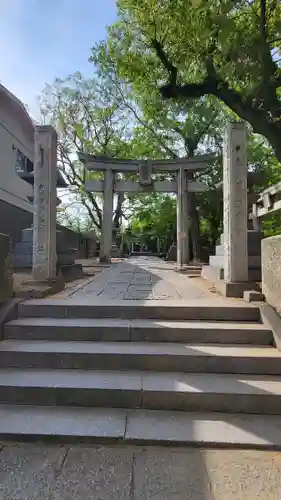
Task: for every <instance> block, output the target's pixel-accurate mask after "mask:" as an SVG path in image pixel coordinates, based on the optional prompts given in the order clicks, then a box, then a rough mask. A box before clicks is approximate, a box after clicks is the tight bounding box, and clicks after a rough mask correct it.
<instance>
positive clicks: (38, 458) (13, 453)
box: [0, 444, 67, 500]
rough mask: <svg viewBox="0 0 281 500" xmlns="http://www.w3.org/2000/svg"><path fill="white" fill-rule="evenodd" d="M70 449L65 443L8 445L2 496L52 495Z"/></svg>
mask: <svg viewBox="0 0 281 500" xmlns="http://www.w3.org/2000/svg"><path fill="white" fill-rule="evenodd" d="M66 452H67V448H65V447H61V446H46V445H41V446H39V445H38V444H37V445H33V444H21V445H17V446H12V445H7V446H4V448H3V449H2V451H1V452H0V460H1V467H0V484H1V490H0V499H1V500H45V499H46V500H47V499H49V498H50V494H51V491H52V489H53V487H54V485H55V481H56V478H57V476H58V474H59V472H60V470H61V467H62V464H63V460H64V457H65V455H66Z"/></svg>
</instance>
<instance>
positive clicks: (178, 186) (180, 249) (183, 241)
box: [78, 153, 217, 266]
mask: <svg viewBox="0 0 281 500" xmlns="http://www.w3.org/2000/svg"><path fill="white" fill-rule="evenodd" d="M78 157H79V159H80V161H81V162H83V163H84V164H85V166H86V168H87V170H89V171H103V172H104V179H103V180H100V181H95V180H89V181H86V183H85V188H86V190H87V191H91V192H99V193H101V192H102V193H103V194H104V203H103V221H102V233H101V245H100V260H101V261H106V262H108V261H110V256H111V247H112V213H113V197H114V193H120V192H121V193H125V192H127V193H141V192H161V193H163V192H166V193H177V263H178V265H179V266H182V265H183V264H188V262H189V260H190V258H189V240H188V232H189V216H188V193H189V192H202V191H205V190H206V189H207V186H206V185H205V184H204V183H202V182H196V181H188V173H192V172H197V171H198V170H205V169H206V168H207V167H208V166H209V165H211V164H212V163H213V162H214V160H215V159H216V158H217V157H216V155H213V154H210V155H198V156H193V157H191V158H177V159H174V160H170V159H164V160H125V159H124V160H121V159H115V158H108V157H104V156H94V155H89V154H85V153H79V154H78ZM117 172H125V173H129V172H135V173H137V174H138V180H137V181H132V180H115V174H116V173H117ZM161 172H174V173H175V174H176V177H177V179H176V180H170V181H169V180H166V181H159V180H155V179H153V174H155V173H161Z"/></svg>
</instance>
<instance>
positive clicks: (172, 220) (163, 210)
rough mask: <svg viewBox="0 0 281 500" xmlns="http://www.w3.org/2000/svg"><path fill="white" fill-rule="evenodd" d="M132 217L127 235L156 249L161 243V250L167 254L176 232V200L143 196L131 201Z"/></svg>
mask: <svg viewBox="0 0 281 500" xmlns="http://www.w3.org/2000/svg"><path fill="white" fill-rule="evenodd" d="M130 210H131V212H132V216H131V219H130V226H129V227H128V228H127V233H129V234H130V236H131V237H136V238H137V239H139V241H141V242H142V243H143V244H147V245H148V246H150V245H151V243H152V245H154V247H156V240H157V238H159V240H160V241H161V249H162V251H164V252H166V251H167V249H168V247H169V246H170V244H171V243H172V241H173V239H174V235H175V231H176V199H175V197H172V196H168V195H163V194H159V193H158V194H157V193H153V194H142V195H140V196H138V197H134V198H132V200H131V207H130Z"/></svg>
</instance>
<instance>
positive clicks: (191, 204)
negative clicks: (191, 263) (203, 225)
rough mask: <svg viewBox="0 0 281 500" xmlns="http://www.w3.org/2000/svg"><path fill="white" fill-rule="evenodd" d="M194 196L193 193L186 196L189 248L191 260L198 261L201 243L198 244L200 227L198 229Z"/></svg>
mask: <svg viewBox="0 0 281 500" xmlns="http://www.w3.org/2000/svg"><path fill="white" fill-rule="evenodd" d="M196 206H197V203H196V195H195V193H189V195H188V212H189V220H190V237H191V248H192V260H196V261H198V260H200V256H201V242H200V227H199V217H198V212H197V210H196Z"/></svg>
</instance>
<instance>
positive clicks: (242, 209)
mask: <svg viewBox="0 0 281 500" xmlns="http://www.w3.org/2000/svg"><path fill="white" fill-rule="evenodd" d="M246 145H247V131H246V125H245V123H242V122H231V123H228V125H227V128H226V135H225V142H224V159H223V206H224V282H225V294H226V295H229V296H241V295H243V289H244V290H245V288H246V289H247V285H246V287H245V285H243V283H244V284H245V282H247V281H248V239H247V237H248V204H247V156H246ZM240 290H241V291H240Z"/></svg>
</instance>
